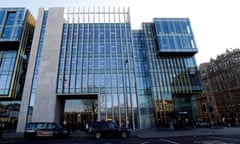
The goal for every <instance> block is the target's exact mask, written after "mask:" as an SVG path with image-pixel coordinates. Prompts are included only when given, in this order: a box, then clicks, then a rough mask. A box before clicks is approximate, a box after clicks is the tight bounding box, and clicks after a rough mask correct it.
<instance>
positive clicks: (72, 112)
mask: <svg viewBox="0 0 240 144" xmlns="http://www.w3.org/2000/svg"><path fill="white" fill-rule="evenodd" d="M96 120H97V99H66V100H65V106H64V118H63V124H64V126H65V127H67V128H69V129H71V130H77V129H80V130H84V129H85V125H86V123H88V124H89V123H91V122H92V121H96Z"/></svg>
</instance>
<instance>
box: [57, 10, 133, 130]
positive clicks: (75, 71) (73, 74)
mask: <svg viewBox="0 0 240 144" xmlns="http://www.w3.org/2000/svg"><path fill="white" fill-rule="evenodd" d="M128 15H129V12H128V11H127V10H125V9H123V10H122V9H115V8H113V9H104V8H103V9H95V8H93V9H88V10H85V9H78V10H75V11H73V12H70V11H68V12H66V21H67V23H65V24H64V27H63V34H62V45H61V54H60V55H61V56H60V62H59V63H60V64H59V73H58V86H57V94H61V95H63V94H74V95H77V94H86V95H87V94H97V95H98V112H97V113H98V116H99V117H98V120H109V121H114V122H116V123H117V124H119V125H121V126H122V127H138V125H136V124H137V122H136V121H137V98H136V97H137V96H136V82H135V78H134V75H135V73H134V62H133V61H134V59H133V45H132V37H131V27H130V22H129V16H128Z"/></svg>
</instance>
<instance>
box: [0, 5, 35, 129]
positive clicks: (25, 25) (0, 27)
mask: <svg viewBox="0 0 240 144" xmlns="http://www.w3.org/2000/svg"><path fill="white" fill-rule="evenodd" d="M34 26H35V20H34V18H33V17H32V15H31V13H30V12H29V11H28V10H27V9H26V8H0V121H1V122H4V123H6V124H10V125H13V126H16V121H17V117H18V114H19V108H20V100H21V97H22V93H23V87H24V82H25V75H26V70H27V64H28V57H29V53H30V50H31V49H30V48H31V41H32V38H33V31H34ZM14 124H15V125H14Z"/></svg>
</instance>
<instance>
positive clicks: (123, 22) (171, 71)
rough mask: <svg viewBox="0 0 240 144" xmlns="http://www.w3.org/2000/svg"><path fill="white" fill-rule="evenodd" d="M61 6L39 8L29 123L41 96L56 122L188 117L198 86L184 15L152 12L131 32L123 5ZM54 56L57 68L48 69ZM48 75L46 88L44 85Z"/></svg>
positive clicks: (147, 122) (143, 124)
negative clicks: (149, 19)
mask: <svg viewBox="0 0 240 144" xmlns="http://www.w3.org/2000/svg"><path fill="white" fill-rule="evenodd" d="M64 10H65V11H63V9H55V11H54V8H52V9H51V10H49V11H45V10H44V12H43V13H42V14H41V16H42V23H41V26H39V27H38V32H39V39H38V40H36V43H37V45H36V46H35V48H36V51H37V52H36V57H35V58H33V60H35V61H36V62H33V63H34V65H35V67H34V70H33V78H32V84H31V90H30V93H31V94H30V96H29V97H30V100H29V101H30V102H28V104H29V105H28V121H31V120H32V119H38V120H39V118H41V117H40V116H38V113H39V114H43V113H41V112H42V111H43V110H39V111H38V109H37V108H42V104H45V103H46V101H50V102H48V103H49V104H52V105H53V106H52V107H54V108H52V107H50V106H49V105H48V109H51V110H52V114H55V116H52V117H54V121H57V122H59V123H64V122H65V119H67V121H66V122H68V120H70V121H73V119H75V121H76V122H77V123H84V124H85V122H86V121H88V122H91V121H93V120H108V121H114V122H116V123H117V124H119V125H120V126H122V127H129V128H133V129H135V128H139V129H147V128H155V127H164V126H168V123H169V121H170V120H174V121H175V122H176V124H179V123H180V122H181V121H182V120H185V119H189V120H191V121H193V120H194V118H195V117H196V116H195V110H196V106H195V104H194V101H195V97H196V96H197V95H198V94H199V93H201V90H202V88H201V84H200V79H199V74H198V70H197V64H196V62H195V58H194V54H195V53H197V46H196V44H195V40H194V36H193V33H192V30H191V26H190V22H189V19H186V18H163V19H161V18H155V19H153V22H151V23H143V24H142V28H141V29H139V30H133V29H132V28H131V22H130V16H129V10H126V9H120V8H118V9H115V8H113V9H110V8H109V9H105V8H103V9H100V8H99V9H95V8H93V9H90V8H89V9H88V10H85V9H84V8H83V9H80V8H79V9H77V10H76V9H75V10H74V9H73V11H71V10H68V11H66V9H64ZM54 12H62V13H63V18H62V17H61V18H59V17H58V18H56V17H55V15H54ZM58 15H61V13H60V14H59V13H58ZM54 18H55V20H53V19H54ZM55 21H61V22H62V23H56V22H55ZM54 26H56V27H57V26H58V27H57V28H56V29H54V31H56V33H57V32H58V31H59V33H57V34H55V35H54V34H52V32H53V31H51V30H52V29H53V27H54ZM54 28H55V27H54ZM45 29H48V30H46V32H45ZM52 35H53V36H52ZM37 36H38V35H37ZM53 37H54V38H53ZM53 40H54V41H53ZM52 43H54V46H53V44H52ZM59 50H60V51H59ZM52 52H56V53H52ZM46 53H47V54H46ZM49 53H51V58H49V56H50V55H49ZM41 60H43V61H41ZM42 62H43V63H42ZM56 62H58V67H57V66H56V68H55V67H54V68H53V69H51V68H50V67H49V66H50V65H51V64H56ZM52 67H53V66H52ZM41 68H42V69H41ZM44 68H45V69H44ZM46 71H47V73H46ZM49 79H52V80H53V81H54V82H52V81H51V82H50V83H51V84H52V85H53V88H50V87H47V88H46V86H45V85H47V84H48V83H49ZM55 81H56V83H55ZM55 84H56V86H55ZM39 85H40V86H39ZM44 86H45V87H44ZM45 88H46V89H48V91H51V92H49V93H48V92H44V91H43V90H45ZM52 89H54V91H52ZM26 93H27V94H28V92H26ZM36 99H37V100H36ZM38 101H39V103H38ZM36 105H38V107H37V106H36ZM62 105H64V106H62ZM85 105H88V107H85ZM36 107H37V108H36ZM43 109H44V108H43ZM80 109H81V110H82V111H81V110H80ZM56 111H57V112H56ZM61 111H64V112H61ZM34 112H36V113H37V114H34ZM63 113H64V114H63ZM92 113H93V117H94V118H89V116H90V117H91V116H92ZM32 114H33V116H32V117H33V118H32V119H31V115H32ZM43 117H44V120H52V119H51V118H52V117H51V118H49V117H50V116H49V117H46V116H43ZM59 117H61V118H59ZM71 117H72V118H71ZM73 117H74V118H73ZM72 123H73V122H72ZM179 127H180V126H179Z"/></svg>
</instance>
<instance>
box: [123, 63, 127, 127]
mask: <svg viewBox="0 0 240 144" xmlns="http://www.w3.org/2000/svg"><path fill="white" fill-rule="evenodd" d="M127 63H128V59H127V60H125V62H124V66H125V71H124V74H125V77H124V79H125V81H124V82H125V84H124V85H125V118H126V120H125V125H126V128H128V98H127V82H126V81H127V75H126V69H127Z"/></svg>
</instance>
